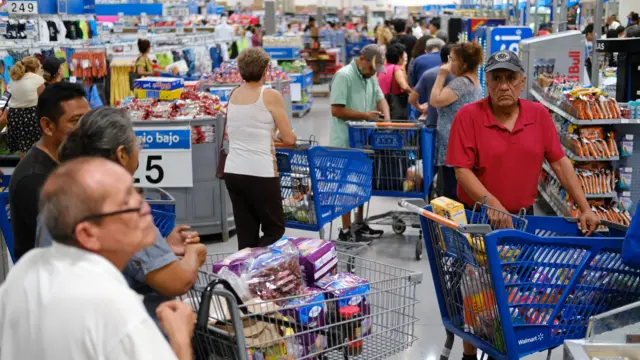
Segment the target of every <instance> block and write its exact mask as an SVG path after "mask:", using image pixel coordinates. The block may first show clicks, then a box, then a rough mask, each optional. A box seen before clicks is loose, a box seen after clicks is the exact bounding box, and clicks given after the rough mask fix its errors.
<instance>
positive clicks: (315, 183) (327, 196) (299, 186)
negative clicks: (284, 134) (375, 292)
mask: <svg viewBox="0 0 640 360" xmlns="http://www.w3.org/2000/svg"><path fill="white" fill-rule="evenodd" d="M276 160H277V166H278V172H279V174H280V188H281V194H282V201H283V209H284V215H285V226H286V227H289V228H294V229H300V230H307V231H314V232H319V233H320V237H321V238H324V225H325V224H327V223H331V222H332V220H334V219H336V218H337V217H338V216H341V215H343V214H346V213H347V212H349V211H351V210H353V209H354V208H356V207H358V206H360V205H362V204H364V203H365V202H367V201H368V200H369V199H370V198H371V173H372V167H373V164H372V161H371V159H369V157H368V156H367V155H366V154H365V153H364V152H363V151H360V150H352V149H341V148H329V147H322V146H314V145H313V141H311V142H309V143H306V144H298V145H296V146H295V147H292V148H287V147H277V148H276ZM330 234H331V232H330Z"/></svg>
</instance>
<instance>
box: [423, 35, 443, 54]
mask: <svg viewBox="0 0 640 360" xmlns="http://www.w3.org/2000/svg"><path fill="white" fill-rule="evenodd" d="M445 45H446V43H445V42H444V41H442V39H438V38H433V39H429V40H427V47H426V50H427V52H428V53H429V52H432V51H433V50H436V49H437V50H438V51H440V50H442V48H443V47H444V46H445Z"/></svg>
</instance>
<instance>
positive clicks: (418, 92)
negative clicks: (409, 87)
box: [409, 45, 454, 126]
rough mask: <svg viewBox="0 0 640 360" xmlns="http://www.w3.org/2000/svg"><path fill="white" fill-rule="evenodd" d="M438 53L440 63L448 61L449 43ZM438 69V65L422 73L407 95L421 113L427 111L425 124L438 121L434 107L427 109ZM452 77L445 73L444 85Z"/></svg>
mask: <svg viewBox="0 0 640 360" xmlns="http://www.w3.org/2000/svg"><path fill="white" fill-rule="evenodd" d="M439 54H440V60H441V61H442V64H446V63H447V62H448V61H449V45H445V46H444V47H443V48H442V50H440V53H439ZM439 70H440V65H438V66H436V67H434V68H431V69H429V70H427V71H426V72H425V73H424V74H422V76H421V77H420V80H418V83H417V84H416V86H415V87H414V89H413V91H411V95H409V104H411V106H413V107H414V108H416V109H418V111H419V112H420V113H421V114H424V113H427V122H426V125H427V126H430V125H431V126H435V125H436V124H437V123H438V110H437V109H435V108H432V109H429V96H431V89H432V88H433V84H435V82H436V78H437V77H438V71H439ZM453 78H454V76H453V75H452V74H449V75H447V77H446V79H445V82H444V85H445V86H447V84H448V83H449V81H451V80H452V79H453Z"/></svg>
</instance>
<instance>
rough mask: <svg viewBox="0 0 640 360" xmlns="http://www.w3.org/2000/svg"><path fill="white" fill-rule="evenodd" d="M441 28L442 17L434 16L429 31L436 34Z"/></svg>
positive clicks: (433, 34) (432, 34)
mask: <svg viewBox="0 0 640 360" xmlns="http://www.w3.org/2000/svg"><path fill="white" fill-rule="evenodd" d="M439 30H440V18H439V17H434V18H433V19H431V21H430V22H429V32H430V33H431V36H436V33H437V32H438V31H439Z"/></svg>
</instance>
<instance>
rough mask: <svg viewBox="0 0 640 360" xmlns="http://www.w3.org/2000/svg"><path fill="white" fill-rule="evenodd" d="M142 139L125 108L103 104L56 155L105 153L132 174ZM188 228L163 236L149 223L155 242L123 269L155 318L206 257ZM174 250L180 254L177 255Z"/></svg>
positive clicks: (42, 241)
mask: <svg viewBox="0 0 640 360" xmlns="http://www.w3.org/2000/svg"><path fill="white" fill-rule="evenodd" d="M140 144H141V143H140V142H139V141H137V139H136V136H135V133H134V131H133V125H132V123H131V119H130V118H129V116H128V115H127V113H126V112H125V111H123V110H120V109H114V108H110V107H101V108H98V109H93V110H91V111H89V112H88V113H87V114H86V115H84V116H83V117H82V119H80V122H79V123H78V125H77V126H76V128H75V129H73V131H71V132H70V133H69V135H68V136H67V139H66V140H65V142H64V143H62V145H61V146H60V149H59V151H58V156H59V159H60V161H61V162H62V163H64V162H67V161H70V160H73V159H76V158H81V157H85V156H96V157H103V158H106V159H108V160H111V161H114V162H116V163H117V164H119V165H121V166H122V167H124V168H125V169H126V170H127V171H128V172H129V174H131V175H133V174H134V173H135V171H136V169H137V168H138V156H139V145H140ZM40 229H41V230H42V231H40V232H39V233H38V237H37V242H38V243H39V245H40V246H43V245H47V244H51V240H52V239H51V238H50V236H51V235H50V234H49V233H48V232H47V231H46V230H47V229H46V228H45V229H42V227H40ZM187 229H188V227H181V228H178V233H176V231H174V232H173V234H172V235H169V236H168V237H167V239H166V240H165V239H164V238H163V237H162V234H160V230H158V228H157V227H155V226H153V230H154V233H155V236H156V238H155V241H154V242H153V243H152V244H150V245H148V246H146V247H145V248H144V249H142V250H140V251H138V252H137V253H136V254H135V255H133V257H132V258H131V260H129V262H128V263H127V265H126V266H125V268H124V276H125V278H126V279H127V282H128V283H129V286H130V287H131V288H132V289H133V290H135V291H136V292H137V293H138V294H140V295H143V296H144V305H145V307H146V308H147V311H148V312H149V315H150V316H151V317H152V318H154V319H155V317H156V316H155V315H156V309H157V308H158V306H160V304H161V303H163V302H164V301H168V300H171V299H172V298H174V297H176V296H182V295H184V294H186V293H187V291H189V289H191V287H192V286H193V284H194V283H195V282H196V279H197V277H198V270H199V269H200V267H201V266H202V265H203V264H204V262H205V260H206V255H207V248H206V247H205V246H204V245H202V244H200V243H199V242H200V237H199V236H198V233H197V232H190V231H187ZM176 254H178V255H180V256H182V258H181V259H178V257H177V256H176Z"/></svg>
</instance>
